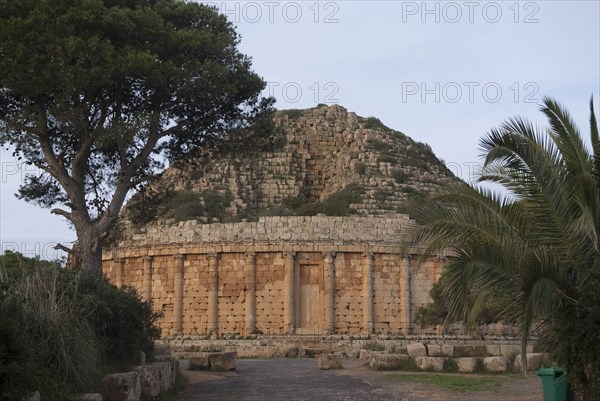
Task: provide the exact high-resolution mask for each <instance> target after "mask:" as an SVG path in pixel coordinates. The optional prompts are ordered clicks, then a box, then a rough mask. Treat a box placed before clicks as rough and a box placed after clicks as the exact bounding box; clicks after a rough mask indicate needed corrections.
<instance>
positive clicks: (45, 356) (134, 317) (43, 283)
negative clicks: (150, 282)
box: [0, 252, 160, 401]
mask: <svg viewBox="0 0 600 401" xmlns="http://www.w3.org/2000/svg"><path fill="white" fill-rule="evenodd" d="M0 316H2V324H0V400H15V399H16V400H20V399H22V398H23V397H26V396H28V395H29V394H30V392H31V391H32V390H34V389H35V390H38V391H40V394H41V396H42V399H43V400H45V401H46V400H48V401H53V400H57V401H58V400H61V401H62V400H64V399H68V398H69V397H70V395H71V394H74V393H76V392H94V391H97V390H98V388H99V383H100V378H101V376H102V374H103V373H107V372H105V370H106V369H107V367H114V366H118V367H125V366H127V365H129V364H133V363H135V362H137V355H138V352H139V351H140V350H143V351H145V352H147V353H148V354H150V356H151V355H152V349H153V340H154V339H156V338H158V336H159V334H160V333H159V331H158V328H157V327H156V326H155V321H156V319H157V317H158V315H157V314H156V313H153V312H152V310H151V309H150V305H149V304H148V303H145V302H143V301H141V300H140V298H139V297H138V296H137V294H136V292H135V291H134V290H132V289H124V290H121V289H118V288H117V287H116V286H114V285H112V284H110V283H108V281H107V280H106V279H105V278H102V279H98V278H94V277H93V276H91V275H90V273H87V272H79V271H73V270H65V269H63V268H61V267H60V266H59V265H58V264H57V263H52V262H46V261H40V260H39V259H35V258H26V257H23V256H22V255H21V254H18V253H11V252H7V253H6V254H5V255H2V256H0ZM6 316H10V318H9V319H6V318H4V317H6Z"/></svg>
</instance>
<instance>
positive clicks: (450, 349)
mask: <svg viewBox="0 0 600 401" xmlns="http://www.w3.org/2000/svg"><path fill="white" fill-rule="evenodd" d="M442 355H443V356H452V355H454V345H442Z"/></svg>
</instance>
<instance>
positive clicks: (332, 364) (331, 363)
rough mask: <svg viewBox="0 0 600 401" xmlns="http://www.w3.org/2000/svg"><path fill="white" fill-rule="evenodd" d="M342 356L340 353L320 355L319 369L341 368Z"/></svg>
mask: <svg viewBox="0 0 600 401" xmlns="http://www.w3.org/2000/svg"><path fill="white" fill-rule="evenodd" d="M341 368H342V356H341V355H339V354H321V355H319V369H323V370H329V369H341Z"/></svg>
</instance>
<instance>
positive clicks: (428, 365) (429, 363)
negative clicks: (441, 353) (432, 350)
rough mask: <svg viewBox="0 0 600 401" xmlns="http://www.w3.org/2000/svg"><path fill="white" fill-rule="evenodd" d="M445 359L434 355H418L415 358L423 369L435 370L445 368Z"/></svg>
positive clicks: (438, 370)
mask: <svg viewBox="0 0 600 401" xmlns="http://www.w3.org/2000/svg"><path fill="white" fill-rule="evenodd" d="M444 359H446V358H439V357H433V356H418V357H416V358H415V362H416V363H417V366H418V367H419V368H421V369H423V370H431V371H434V372H441V371H442V370H444Z"/></svg>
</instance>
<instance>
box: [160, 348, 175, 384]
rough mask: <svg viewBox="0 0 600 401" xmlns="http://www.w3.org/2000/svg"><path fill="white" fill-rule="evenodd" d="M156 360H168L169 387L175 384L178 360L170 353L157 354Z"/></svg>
mask: <svg viewBox="0 0 600 401" xmlns="http://www.w3.org/2000/svg"><path fill="white" fill-rule="evenodd" d="M156 361H157V362H168V363H169V365H170V366H171V376H170V377H171V383H170V385H169V388H171V387H173V386H174V385H175V380H176V379H177V373H179V360H178V359H177V358H175V357H174V356H171V355H157V356H156Z"/></svg>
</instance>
